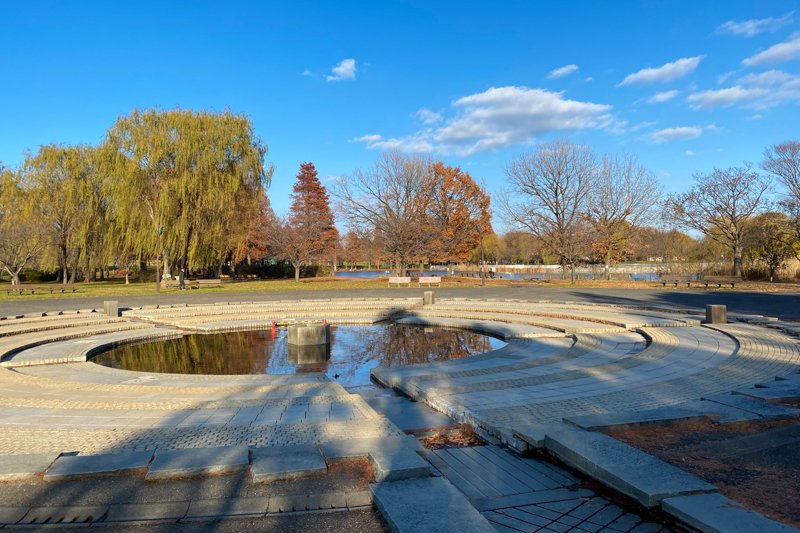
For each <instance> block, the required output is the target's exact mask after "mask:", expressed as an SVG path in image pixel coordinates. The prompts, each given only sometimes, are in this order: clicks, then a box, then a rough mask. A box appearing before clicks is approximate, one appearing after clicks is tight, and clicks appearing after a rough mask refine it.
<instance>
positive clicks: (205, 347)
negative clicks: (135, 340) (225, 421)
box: [94, 331, 272, 374]
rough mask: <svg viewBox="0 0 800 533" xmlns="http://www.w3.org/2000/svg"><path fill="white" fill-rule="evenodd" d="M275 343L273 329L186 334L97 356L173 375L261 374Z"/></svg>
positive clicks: (99, 360)
mask: <svg viewBox="0 0 800 533" xmlns="http://www.w3.org/2000/svg"><path fill="white" fill-rule="evenodd" d="M271 344H272V339H271V334H270V332H269V331H244V332H235V333H227V334H224V335H186V336H184V337H181V338H179V339H170V340H166V341H160V342H148V343H144V344H134V345H128V346H122V347H120V348H116V349H114V350H111V351H109V352H106V353H102V354H100V355H98V356H97V357H95V358H94V361H95V362H97V363H100V364H103V365H106V366H112V367H115V368H125V369H129V370H138V371H142V372H160V373H173V374H260V373H263V372H264V370H265V369H266V367H267V361H268V360H269V356H270V354H271V350H268V349H267V346H268V345H271Z"/></svg>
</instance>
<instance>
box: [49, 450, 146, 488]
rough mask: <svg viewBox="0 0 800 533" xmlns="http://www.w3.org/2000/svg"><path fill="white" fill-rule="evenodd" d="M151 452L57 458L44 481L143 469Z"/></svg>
mask: <svg viewBox="0 0 800 533" xmlns="http://www.w3.org/2000/svg"><path fill="white" fill-rule="evenodd" d="M152 457H153V452H123V453H115V454H103V455H69V456H62V457H59V458H58V459H57V460H56V462H55V463H53V465H52V466H51V467H50V468H48V469H47V472H45V474H44V480H45V481H61V480H64V479H69V478H73V477H80V476H91V475H102V474H114V473H119V472H126V471H130V470H138V469H144V468H146V467H147V465H148V464H150V459H152Z"/></svg>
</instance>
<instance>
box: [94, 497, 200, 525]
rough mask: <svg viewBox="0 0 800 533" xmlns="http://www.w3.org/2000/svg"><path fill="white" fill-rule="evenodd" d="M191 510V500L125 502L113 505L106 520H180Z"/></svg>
mask: <svg viewBox="0 0 800 533" xmlns="http://www.w3.org/2000/svg"><path fill="white" fill-rule="evenodd" d="M188 510H189V502H188V501H185V502H156V503H123V504H117V505H112V506H110V507H109V508H108V514H107V515H106V519H105V520H104V522H145V521H150V520H180V519H181V518H183V517H184V516H185V515H186V512H187V511H188Z"/></svg>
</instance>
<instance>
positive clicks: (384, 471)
mask: <svg viewBox="0 0 800 533" xmlns="http://www.w3.org/2000/svg"><path fill="white" fill-rule="evenodd" d="M369 458H370V461H371V462H372V466H373V467H374V468H375V481H396V480H400V479H413V478H418V477H427V476H430V475H431V469H430V465H429V464H428V462H427V461H426V460H424V459H423V458H422V457H420V456H419V455H418V454H417V452H416V451H414V449H412V448H400V449H397V450H382V449H376V450H372V451H370V452H369Z"/></svg>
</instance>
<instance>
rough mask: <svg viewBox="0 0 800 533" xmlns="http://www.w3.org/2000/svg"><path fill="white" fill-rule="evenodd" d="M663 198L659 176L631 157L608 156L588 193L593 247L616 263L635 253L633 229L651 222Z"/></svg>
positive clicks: (605, 259) (608, 263) (607, 262)
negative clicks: (655, 208)
mask: <svg viewBox="0 0 800 533" xmlns="http://www.w3.org/2000/svg"><path fill="white" fill-rule="evenodd" d="M660 198H661V188H660V186H659V183H658V179H657V178H656V177H655V175H654V174H653V173H652V172H650V171H649V170H647V169H646V168H644V167H643V166H642V165H640V164H639V163H638V162H637V161H636V159H634V158H633V157H630V156H624V157H604V158H603V161H602V163H601V164H600V168H599V170H598V172H597V174H596V175H595V178H594V179H593V180H592V183H591V187H590V188H589V192H588V194H587V196H586V214H585V217H586V220H587V221H588V222H589V224H590V226H591V229H592V234H591V247H592V250H593V251H594V252H595V253H596V254H597V255H598V256H599V257H600V258H602V259H603V262H604V264H605V274H606V277H608V276H609V270H610V267H611V265H612V264H614V263H617V262H619V261H621V260H622V259H624V258H625V257H626V256H627V255H629V254H631V253H632V252H633V249H632V247H633V244H634V243H635V241H634V237H635V235H636V234H635V232H634V231H633V228H634V227H636V226H639V225H641V224H644V223H647V222H650V221H651V220H652V217H653V215H654V207H656V206H657V205H658V203H659V200H660Z"/></svg>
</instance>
